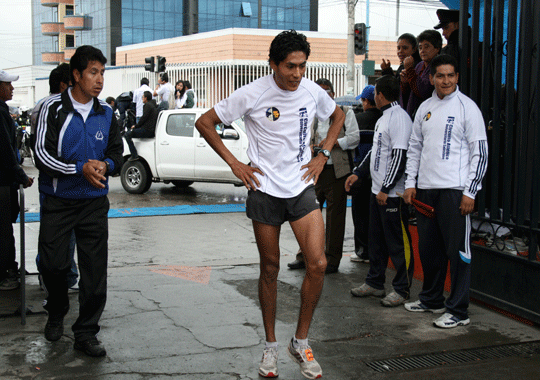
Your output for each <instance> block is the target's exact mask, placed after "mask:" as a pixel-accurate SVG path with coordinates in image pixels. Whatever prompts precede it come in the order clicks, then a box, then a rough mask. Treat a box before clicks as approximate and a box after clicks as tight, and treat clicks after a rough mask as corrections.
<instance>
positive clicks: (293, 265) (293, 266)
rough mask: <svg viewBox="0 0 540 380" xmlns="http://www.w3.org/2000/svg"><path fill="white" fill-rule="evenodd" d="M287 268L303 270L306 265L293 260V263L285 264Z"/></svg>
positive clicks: (300, 261)
mask: <svg viewBox="0 0 540 380" xmlns="http://www.w3.org/2000/svg"><path fill="white" fill-rule="evenodd" d="M287 266H288V267H289V268H290V269H305V267H306V263H305V262H303V261H302V260H294V261H293V262H290V263H289V264H287Z"/></svg>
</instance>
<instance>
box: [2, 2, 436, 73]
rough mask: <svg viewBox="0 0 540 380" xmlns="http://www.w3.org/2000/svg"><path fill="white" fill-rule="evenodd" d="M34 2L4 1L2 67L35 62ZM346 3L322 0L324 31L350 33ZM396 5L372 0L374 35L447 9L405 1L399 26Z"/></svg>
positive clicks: (422, 24) (413, 25)
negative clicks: (32, 4)
mask: <svg viewBox="0 0 540 380" xmlns="http://www.w3.org/2000/svg"><path fill="white" fill-rule="evenodd" d="M31 1H32V0H0V69H6V68H12V67H19V66H27V65H31V64H32V31H31V28H32V13H31ZM216 1H219V0H216ZM345 4H346V1H345V0H319V30H320V31H321V32H327V33H346V27H347V16H346V5H345ZM395 4H396V3H395V2H393V1H377V0H371V1H370V24H371V26H372V29H371V31H370V34H371V35H377V36H394V35H395V34H396V31H398V32H399V34H401V33H405V32H409V33H413V34H415V35H417V34H419V33H420V32H421V31H422V30H424V29H428V28H432V27H433V25H435V24H436V23H437V21H438V20H437V16H436V15H435V9H436V8H438V7H440V8H446V7H444V6H443V5H442V4H440V3H439V2H438V1H436V0H422V1H419V0H402V1H401V9H400V17H399V18H400V23H399V25H396V6H395ZM336 20H340V21H339V22H336ZM365 21H366V0H359V1H358V3H357V6H356V22H365Z"/></svg>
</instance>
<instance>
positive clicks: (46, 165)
mask: <svg viewBox="0 0 540 380" xmlns="http://www.w3.org/2000/svg"><path fill="white" fill-rule="evenodd" d="M61 107H62V102H61V98H60V95H55V96H51V97H50V98H48V99H47V100H46V101H45V102H44V103H43V106H42V107H41V110H40V112H39V116H38V122H37V128H36V141H35V158H36V166H37V168H38V169H39V170H43V171H44V172H45V173H47V174H48V175H50V176H51V177H59V176H65V175H73V174H81V173H82V172H81V173H78V172H77V163H76V162H69V161H68V160H66V159H64V158H62V157H61V155H60V153H59V152H58V151H59V146H60V141H59V140H60V132H61V130H62V127H63V125H61V123H62V122H61V120H59V119H60V118H59V117H58V114H59V112H60V109H61ZM69 120H70V118H69V117H68V118H67V120H66V123H69Z"/></svg>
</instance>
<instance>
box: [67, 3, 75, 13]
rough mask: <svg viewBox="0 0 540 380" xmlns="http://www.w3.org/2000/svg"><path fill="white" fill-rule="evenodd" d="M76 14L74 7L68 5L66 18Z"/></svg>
mask: <svg viewBox="0 0 540 380" xmlns="http://www.w3.org/2000/svg"><path fill="white" fill-rule="evenodd" d="M74 13H75V10H74V7H73V5H66V16H72V15H73V14H74Z"/></svg>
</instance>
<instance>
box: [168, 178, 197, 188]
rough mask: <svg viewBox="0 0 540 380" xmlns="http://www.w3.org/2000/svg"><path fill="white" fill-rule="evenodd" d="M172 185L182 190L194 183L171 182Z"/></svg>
mask: <svg viewBox="0 0 540 380" xmlns="http://www.w3.org/2000/svg"><path fill="white" fill-rule="evenodd" d="M171 183H172V184H173V185H174V186H176V187H180V188H183V187H188V186H189V185H191V184H192V183H193V181H177V180H175V181H171Z"/></svg>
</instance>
